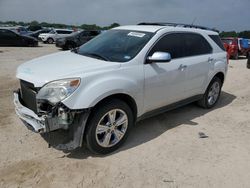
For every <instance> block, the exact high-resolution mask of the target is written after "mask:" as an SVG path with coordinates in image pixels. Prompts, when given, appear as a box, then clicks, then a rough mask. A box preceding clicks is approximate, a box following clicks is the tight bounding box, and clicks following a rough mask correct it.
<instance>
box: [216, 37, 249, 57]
mask: <svg viewBox="0 0 250 188" xmlns="http://www.w3.org/2000/svg"><path fill="white" fill-rule="evenodd" d="M221 40H222V42H223V43H224V47H225V49H226V50H227V53H228V56H229V58H233V59H238V58H239V56H240V55H243V56H246V57H248V54H249V52H250V44H249V40H248V39H243V38H237V37H236V38H234V37H227V38H222V39H221Z"/></svg>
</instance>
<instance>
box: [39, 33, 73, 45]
mask: <svg viewBox="0 0 250 188" xmlns="http://www.w3.org/2000/svg"><path fill="white" fill-rule="evenodd" d="M73 32H74V31H73V30H69V29H53V30H52V31H50V32H49V33H42V34H40V35H39V36H38V39H39V40H41V41H43V42H44V43H45V42H46V43H49V44H52V43H54V42H55V41H56V39H58V38H62V37H67V36H69V35H70V34H71V33H73Z"/></svg>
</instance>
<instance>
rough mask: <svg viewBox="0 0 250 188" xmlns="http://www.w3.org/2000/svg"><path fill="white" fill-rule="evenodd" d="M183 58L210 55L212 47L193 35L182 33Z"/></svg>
mask: <svg viewBox="0 0 250 188" xmlns="http://www.w3.org/2000/svg"><path fill="white" fill-rule="evenodd" d="M183 37H184V46H185V56H195V55H203V54H210V53H212V47H211V46H210V44H209V43H208V42H207V40H206V39H205V38H204V37H203V36H201V35H199V34H195V33H185V34H184V33H183Z"/></svg>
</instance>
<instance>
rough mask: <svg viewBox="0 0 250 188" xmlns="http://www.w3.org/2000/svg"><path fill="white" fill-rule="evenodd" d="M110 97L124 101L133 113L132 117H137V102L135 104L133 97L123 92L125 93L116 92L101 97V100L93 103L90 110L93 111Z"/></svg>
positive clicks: (110, 98)
mask: <svg viewBox="0 0 250 188" xmlns="http://www.w3.org/2000/svg"><path fill="white" fill-rule="evenodd" d="M112 99H119V100H121V101H123V102H125V103H126V104H127V105H128V106H129V107H130V108H131V110H132V112H133V115H134V118H135V119H136V118H137V113H138V107H137V104H136V102H135V100H134V98H133V97H131V96H130V95H128V94H125V93H116V94H112V95H109V96H106V97H104V98H102V99H101V100H99V101H98V102H97V103H96V104H95V106H94V107H93V110H92V111H94V110H95V109H96V108H98V107H99V106H101V105H102V104H103V103H106V102H108V101H110V100H112Z"/></svg>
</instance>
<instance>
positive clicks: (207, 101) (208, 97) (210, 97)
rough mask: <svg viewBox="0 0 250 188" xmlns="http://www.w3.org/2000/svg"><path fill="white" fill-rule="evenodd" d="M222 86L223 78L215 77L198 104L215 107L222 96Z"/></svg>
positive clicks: (204, 106)
mask: <svg viewBox="0 0 250 188" xmlns="http://www.w3.org/2000/svg"><path fill="white" fill-rule="evenodd" d="M221 87H222V82H221V79H220V78H218V77H214V78H213V80H212V81H211V82H210V84H209V86H208V87H207V90H206V92H205V94H204V95H203V97H202V99H201V100H200V101H198V105H199V106H201V107H203V108H206V109H209V108H212V107H214V106H215V105H216V103H217V102H218V100H219V98H220V93H221Z"/></svg>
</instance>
